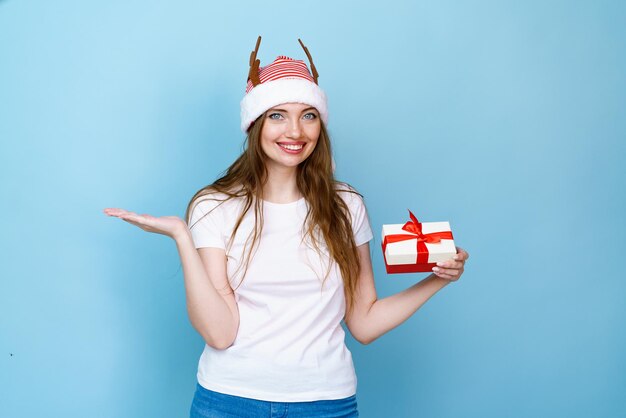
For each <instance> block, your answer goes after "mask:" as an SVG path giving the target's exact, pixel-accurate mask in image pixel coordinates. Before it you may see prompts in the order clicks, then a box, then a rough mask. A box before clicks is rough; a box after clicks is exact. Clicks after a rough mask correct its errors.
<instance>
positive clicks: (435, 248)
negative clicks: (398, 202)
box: [382, 210, 456, 274]
mask: <svg viewBox="0 0 626 418" xmlns="http://www.w3.org/2000/svg"><path fill="white" fill-rule="evenodd" d="M409 217H410V218H411V220H410V221H408V222H407V223H405V224H390V225H383V238H382V243H383V244H382V248H383V257H384V258H385V268H386V269H387V273H389V274H391V273H423V272H432V269H433V267H435V266H436V265H437V263H438V262H440V261H446V260H450V259H452V258H453V257H454V255H455V254H456V246H455V245H454V238H453V237H452V230H451V229H450V224H449V223H448V222H419V221H418V220H417V218H416V217H415V215H413V213H411V211H410V210H409Z"/></svg>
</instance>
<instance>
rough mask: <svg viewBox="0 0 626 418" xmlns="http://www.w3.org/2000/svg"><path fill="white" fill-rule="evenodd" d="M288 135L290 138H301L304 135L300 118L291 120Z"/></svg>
mask: <svg viewBox="0 0 626 418" xmlns="http://www.w3.org/2000/svg"><path fill="white" fill-rule="evenodd" d="M287 135H288V136H289V137H290V138H300V136H301V135H302V126H300V120H299V119H298V118H295V119H291V120H290V121H289V126H288V127H287Z"/></svg>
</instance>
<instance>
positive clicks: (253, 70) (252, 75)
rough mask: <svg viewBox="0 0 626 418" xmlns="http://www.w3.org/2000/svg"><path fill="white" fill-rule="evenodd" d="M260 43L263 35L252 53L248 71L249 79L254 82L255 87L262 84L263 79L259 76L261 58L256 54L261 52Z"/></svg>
mask: <svg viewBox="0 0 626 418" xmlns="http://www.w3.org/2000/svg"><path fill="white" fill-rule="evenodd" d="M259 45H261V36H259V39H257V40H256V46H255V47H254V51H252V52H251V53H250V72H248V79H249V80H250V81H251V82H252V86H253V87H254V86H256V85H258V84H261V79H260V78H259V65H261V60H258V59H256V54H257V52H259Z"/></svg>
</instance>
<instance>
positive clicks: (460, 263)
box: [437, 260, 465, 269]
mask: <svg viewBox="0 0 626 418" xmlns="http://www.w3.org/2000/svg"><path fill="white" fill-rule="evenodd" d="M464 263H465V261H454V260H446V261H440V262H438V263H437V267H443V268H453V269H460V268H461V267H463V264H464Z"/></svg>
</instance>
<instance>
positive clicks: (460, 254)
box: [454, 247, 469, 260]
mask: <svg viewBox="0 0 626 418" xmlns="http://www.w3.org/2000/svg"><path fill="white" fill-rule="evenodd" d="M456 249H457V254H456V255H455V256H454V259H455V260H467V259H468V258H469V254H468V252H467V251H465V250H464V249H463V248H461V247H456Z"/></svg>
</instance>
